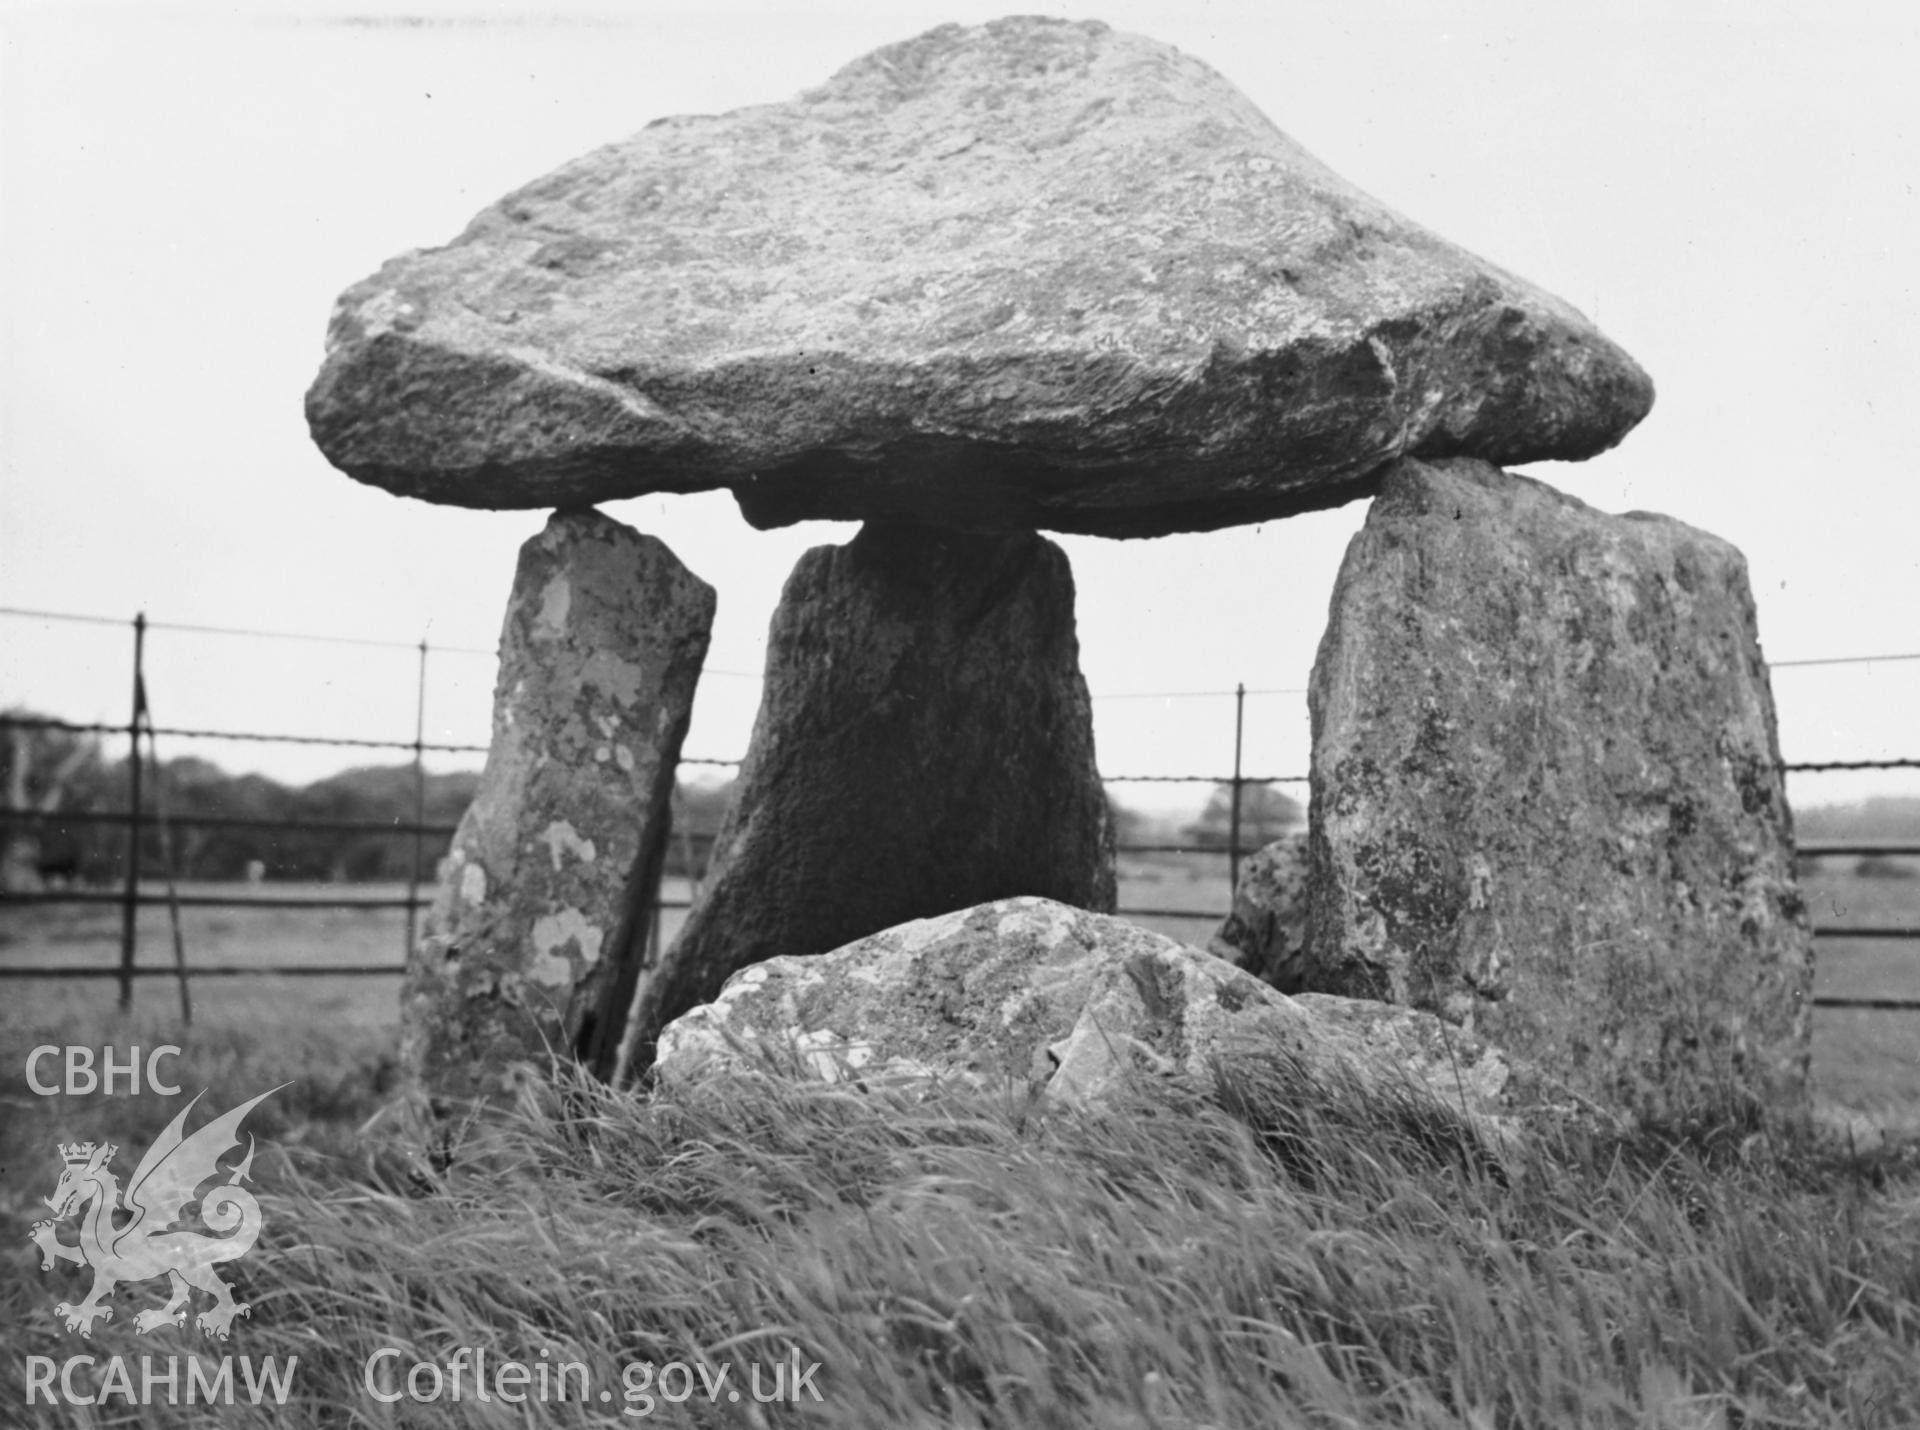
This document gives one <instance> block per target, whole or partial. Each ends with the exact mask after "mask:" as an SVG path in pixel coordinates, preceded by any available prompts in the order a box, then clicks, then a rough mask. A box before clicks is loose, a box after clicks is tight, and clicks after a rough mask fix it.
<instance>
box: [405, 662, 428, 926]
mask: <svg viewBox="0 0 1920 1430" xmlns="http://www.w3.org/2000/svg"><path fill="white" fill-rule="evenodd" d="M426 756H427V638H426V637H425V636H421V637H420V680H419V684H418V685H417V687H416V688H415V690H414V698H413V863H412V865H411V867H410V868H409V869H408V871H407V946H406V948H405V949H404V950H402V953H403V955H404V956H405V957H406V958H409V959H411V958H412V957H413V936H414V931H415V927H416V925H417V922H418V912H419V904H420V855H421V853H422V840H424V839H425V837H426V836H425V834H424V833H423V832H422V831H421V828H420V826H421V825H423V824H425V823H426V822H427V767H426Z"/></svg>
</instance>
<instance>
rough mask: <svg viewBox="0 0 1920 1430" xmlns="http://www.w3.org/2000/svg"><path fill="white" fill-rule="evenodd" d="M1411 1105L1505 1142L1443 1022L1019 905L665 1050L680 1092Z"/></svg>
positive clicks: (961, 923) (860, 958) (745, 1004)
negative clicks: (1274, 1079) (792, 1083)
mask: <svg viewBox="0 0 1920 1430" xmlns="http://www.w3.org/2000/svg"><path fill="white" fill-rule="evenodd" d="M1275 1054H1280V1055H1285V1056H1287V1057H1290V1058H1291V1059H1292V1060H1293V1061H1294V1062H1295V1063H1296V1065H1298V1066H1300V1067H1302V1068H1304V1069H1305V1070H1306V1071H1307V1072H1308V1074H1309V1076H1310V1077H1311V1078H1313V1079H1314V1080H1316V1081H1318V1082H1320V1083H1323V1084H1328V1083H1332V1082H1333V1081H1335V1080H1339V1081H1340V1082H1341V1083H1343V1084H1344V1085H1346V1086H1348V1087H1351V1088H1356V1089H1359V1090H1360V1091H1361V1093H1362V1095H1363V1096H1374V1097H1378V1098H1380V1099H1382V1100H1383V1103H1384V1100H1385V1099H1387V1098H1389V1097H1393V1098H1398V1099H1402V1100H1403V1102H1402V1105H1404V1100H1407V1099H1411V1100H1412V1101H1413V1102H1414V1103H1415V1104H1417V1105H1426V1106H1436V1105H1439V1106H1444V1107H1445V1108H1446V1109H1448V1110H1449V1111H1450V1112H1453V1113H1458V1114H1461V1115H1462V1116H1464V1117H1465V1118H1466V1119H1467V1120H1468V1121H1469V1122H1470V1123H1472V1124H1474V1125H1475V1126H1477V1127H1480V1128H1481V1129H1482V1130H1484V1131H1485V1132H1487V1133H1488V1134H1489V1136H1490V1138H1492V1139H1493V1140H1498V1139H1499V1138H1501V1137H1504V1136H1505V1135H1506V1134H1507V1131H1508V1130H1510V1129H1509V1128H1508V1119H1509V1118H1510V1117H1511V1116H1512V1114H1513V1113H1514V1112H1515V1110H1516V1106H1515V1103H1514V1101H1513V1098H1512V1092H1513V1089H1514V1087H1515V1086H1516V1085H1517V1084H1515V1082H1514V1080H1513V1078H1512V1070H1511V1069H1510V1067H1509V1065H1508V1062H1507V1060H1506V1059H1505V1057H1504V1056H1502V1055H1501V1054H1500V1053H1499V1052H1498V1051H1497V1050H1495V1049H1492V1048H1489V1047H1487V1046H1486V1045H1485V1044H1484V1043H1482V1042H1480V1041H1478V1040H1476V1039H1474V1038H1472V1037H1471V1036H1468V1035H1463V1034H1461V1033H1460V1032H1459V1031H1458V1030H1454V1029H1449V1028H1447V1027H1446V1026H1445V1025H1444V1024H1443V1023H1442V1022H1441V1021H1440V1020H1439V1019H1437V1018H1435V1017H1433V1016H1432V1015H1431V1014H1425V1013H1415V1012H1412V1011H1410V1010H1408V1009H1404V1008H1388V1007H1386V1006H1385V1005H1379V1004H1375V1005H1366V1006H1358V1005H1351V1004H1350V1000H1347V999H1342V998H1330V997H1325V996H1316V997H1313V998H1311V999H1302V1000H1297V1001H1296V1000H1294V999H1291V998H1288V997H1286V996H1285V995H1283V994H1281V993H1278V992H1275V991H1274V990H1273V989H1272V988H1270V987H1268V986H1267V985H1266V984H1264V983H1262V982H1260V981H1259V980H1258V979H1256V978H1253V977H1252V976H1250V975H1248V974H1246V973H1243V972H1241V971H1240V970H1239V969H1237V968H1234V967H1233V966H1232V965H1231V964H1229V963H1227V962H1226V961H1225V960H1223V959H1218V958H1215V957H1214V956H1213V955H1211V954H1208V953H1204V952H1202V951H1201V950H1199V949H1196V948H1191V947H1188V946H1187V945H1185V944H1180V943H1176V942H1174V941H1173V940H1172V939H1169V938H1166V937H1163V936H1162V935H1160V934H1156V933H1153V932H1151V931H1150V930H1147V929H1143V928H1141V927H1140V926H1139V925H1137V924H1133V923H1129V922H1127V921H1126V920H1125V919H1120V918H1115V917H1112V916H1110V915H1102V914H1093V913H1088V912H1086V911H1085V910H1083V909H1073V908H1068V907H1066V906H1065V905H1062V904H1058V903H1054V902H1052V901H1051V900H1047V899H1032V898H1023V899H1005V900H998V901H995V902H993V903H988V904H983V905H980V906H978V907H975V908H970V909H959V910H956V911H954V912H953V913H950V914H945V915H942V916H941V917H939V918H933V919H920V920H916V921H914V922H912V923H908V924H904V925H901V926H900V927H898V928H892V929H887V930H884V931H883V932H880V933H877V934H874V935H872V936H870V937H868V938H864V939H861V940H859V941H857V942H855V943H853V944H850V945H848V946H847V947H845V948H841V949H836V950H834V951H832V952H830V953H826V954H821V955H818V956H815V957H810V958H776V959H772V960H770V961H768V962H766V963H761V964H756V965H754V966H753V967H751V968H748V969H744V970H742V971H741V972H740V973H738V974H736V975H735V976H734V977H733V978H732V979H731V980H729V981H728V983H727V985H726V987H725V988H724V990H723V991H722V992H721V993H720V996H719V997H718V999H717V1000H715V1001H714V1002H713V1003H710V1004H706V1005H704V1006H702V1007H699V1008H695V1009H693V1010H692V1011H690V1012H688V1013H687V1014H686V1015H685V1016H684V1017H682V1018H680V1019H679V1020H678V1021H677V1022H675V1023H673V1024H671V1025H670V1026H669V1027H668V1028H667V1029H666V1030H665V1032H664V1033H663V1034H662V1035H661V1038H660V1056H659V1061H658V1063H657V1064H656V1071H657V1075H658V1076H659V1077H660V1078H662V1079H665V1080H667V1081H669V1082H671V1081H674V1080H676V1079H680V1080H699V1079H709V1078H715V1077H721V1076H726V1075H729V1074H733V1073H738V1072H741V1071H745V1070H754V1069H759V1070H769V1069H771V1070H775V1071H780V1072H784V1073H786V1074H788V1075H796V1076H802V1077H811V1078H818V1079H821V1080H824V1081H828V1082H865V1083H876V1082H877V1083H887V1082H898V1081H901V1080H908V1081H914V1080H933V1081H963V1082H966V1083H968V1084H970V1085H973V1086H976V1087H989V1088H1005V1087H1012V1088H1015V1089H1026V1090H1028V1091H1030V1092H1034V1093H1040V1094H1044V1095H1045V1096H1046V1097H1048V1098H1051V1099H1053V1100H1056V1101H1059V1102H1064V1103H1068V1104H1074V1105H1081V1106H1092V1105H1099V1104H1104V1103H1111V1102H1112V1101H1114V1100H1115V1099H1118V1098H1122V1097H1125V1096H1127V1095H1130V1094H1136V1093H1140V1092H1142V1091H1145V1092H1148V1093H1149V1094H1150V1093H1151V1092H1152V1090H1153V1089H1154V1088H1156V1087H1167V1088H1174V1087H1177V1088H1180V1089H1182V1090H1185V1091H1188V1092H1194V1093H1199V1094H1201V1095H1203V1096H1204V1095H1209V1094H1212V1093H1214V1092H1216V1091H1217V1088H1216V1078H1217V1077H1218V1076H1219V1072H1220V1069H1221V1067H1222V1066H1223V1065H1224V1066H1227V1067H1231V1065H1232V1064H1233V1063H1234V1061H1235V1060H1236V1059H1238V1058H1240V1057H1258V1056H1262V1055H1266V1056H1272V1055H1275Z"/></svg>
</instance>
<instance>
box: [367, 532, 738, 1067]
mask: <svg viewBox="0 0 1920 1430" xmlns="http://www.w3.org/2000/svg"><path fill="white" fill-rule="evenodd" d="M713 612H714V593H713V588H712V587H711V586H708V585H707V584H706V583H705V582H704V581H702V580H700V578H699V577H697V576H695V575H693V573H691V572H690V571H688V570H687V569H686V567H684V566H682V565H681V564H680V562H679V560H678V559H677V558H676V557H675V556H674V554H673V553H672V552H671V551H669V550H668V549H667V547H666V546H665V545H664V544H663V543H661V542H659V541H657V540H655V539H654V538H652V537H650V536H643V535H641V534H640V533H638V532H636V531H633V530H632V529H630V528H628V527H626V526H622V525H621V524H620V523H619V522H616V521H613V520H611V519H609V518H608V517H605V516H602V515H601V514H600V513H599V512H597V511H592V510H581V511H564V512H557V513H555V514H554V516H553V517H552V518H551V519H550V520H549V521H548V522H547V526H546V529H545V530H544V531H542V532H541V533H540V534H539V535H538V536H536V537H534V538H533V539H532V540H531V541H529V542H527V543H526V545H524V546H523V547H521V548H520V563H519V568H518V570H517V571H516V572H515V574H514V582H513V595H512V598H511V599H510V600H509V602H508V604H507V618H506V624H505V627H504V629H503V630H502V633H501V637H500V678H499V682H498V685H497V686H496V688H495V692H494V705H493V744H492V748H491V749H490V750H489V751H488V754H487V767H486V773H485V774H484V775H483V776H482V777H481V783H480V791H479V794H478V795H477V796H476V797H475V799H474V802H473V804H472V806H471V807H470V808H469V809H468V811H467V813H466V817H465V818H463V819H462V820H461V821H460V828H459V830H458V832H457V833H456V834H455V835H454V840H453V848H452V852H451V853H450V854H449V855H448V857H447V860H446V862H445V863H444V864H443V865H442V872H441V882H440V888H439V892H438V895H437V897H436V898H435V901H434V906H433V910H432V912H431V914H430V915H429V916H428V919H427V923H426V926H425V930H424V933H423V936H422V937H421V939H420V941H419V943H418V945H417V946H416V947H415V949H414V951H413V956H412V958H411V959H410V961H409V964H408V969H407V980H406V989H405V993H404V996H403V1019H402V1021H403V1036H402V1060H403V1062H404V1064H405V1066H406V1069H407V1071H408V1073H409V1074H410V1075H411V1076H412V1077H413V1078H414V1079H415V1081H416V1082H417V1083H418V1085H419V1086H421V1087H422V1088H423V1090H424V1091H426V1092H427V1093H428V1094H429V1095H430V1096H431V1097H433V1098H434V1099H436V1100H437V1101H455V1102H459V1101H467V1100H484V1099H488V1098H492V1097H495V1096H497V1095H498V1094H499V1093H500V1092H501V1091H503V1090H504V1086H505V1084H504V1083H503V1074H504V1073H505V1072H506V1070H507V1069H508V1067H509V1066H510V1065H511V1064H513V1063H515V1062H519V1061H523V1060H532V1061H535V1062H543V1061H544V1060H545V1058H546V1057H547V1054H548V1051H549V1050H552V1051H553V1052H556V1053H561V1054H566V1053H579V1054H580V1055H582V1056H583V1057H585V1058H586V1059H587V1060H588V1061H589V1062H590V1063H591V1064H593V1065H594V1066H595V1067H596V1068H597V1069H599V1070H600V1071H602V1072H603V1073H604V1072H605V1071H606V1070H608V1069H609V1068H610V1067H611V1065H612V1059H613V1054H614V1052H615V1051H616V1050H617V1046H618V1040H619V1036H620V1031H621V1026H622V1023H623V1021H624V1014H625V1011H626V1008H627V1005H628V1002H629V1000H630V999H631V996H632V991H633V985H634V980H635V978H636V977H637V976H638V974H639V968H638V967H637V960H638V959H640V958H641V957H643V956H644V954H645V937H644V929H645V927H646V925H645V923H644V922H636V921H635V920H633V919H632V918H630V917H626V916H625V914H624V911H626V910H628V909H632V908H637V907H639V906H641V905H643V904H644V903H645V902H646V901H647V900H649V899H651V897H652V894H653V889H654V886H655V884H656V883H657V882H658V880H659V876H660V863H661V859H662V858H663V856H664V854H665V851H666V839H667V832H668V824H669V819H670V808H671V806H670V800H671V798H672V793H673V780H674V772H675V767H676V766H677V764H678V762H679V758H680V742H681V741H682V740H683V739H684V738H685V736H686V732H687V721H688V719H689V717H690V715H691V713H692V709H693V693H694V686H695V684H696V683H697V681H698V680H699V676H700V666H701V663H702V662H703V661H704V660H705V658H706V653H707V640H708V636H709V634H710V633H711V631H712V627H713Z"/></svg>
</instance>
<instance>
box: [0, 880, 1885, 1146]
mask: <svg viewBox="0 0 1920 1430" xmlns="http://www.w3.org/2000/svg"><path fill="white" fill-rule="evenodd" d="M1854 862H1855V861H1853V860H1850V859H1833V860H1826V861H1823V862H1822V863H1821V864H1820V865H1819V866H1817V867H1816V868H1815V869H1814V870H1813V871H1812V872H1811V873H1809V874H1808V875H1807V876H1806V877H1805V878H1804V879H1803V881H1802V888H1803V892H1804V893H1805V895H1806V897H1807V901H1808V905H1809V907H1810V908H1811V910H1812V913H1813V918H1814V923H1815V925H1816V927H1817V926H1819V925H1821V924H1826V925H1829V926H1838V925H1870V926H1871V925H1881V926H1886V925H1897V924H1907V925H1916V924H1920V861H1914V863H1913V866H1912V872H1913V874H1914V877H1910V878H1898V877H1894V878H1889V877H1880V878H1862V877H1860V876H1859V875H1857V874H1856V873H1855V872H1854ZM1120 873H1121V881H1120V904H1121V907H1122V908H1123V909H1126V908H1133V909H1146V908H1150V909H1180V910H1185V909H1192V910H1194V911H1195V914H1194V916H1192V917H1166V916H1158V917H1151V916H1141V917H1139V919H1138V922H1140V923H1142V924H1144V925H1146V926H1147V927H1149V928H1153V929H1156V930H1158V931H1159V932H1161V933H1165V934H1167V935H1168V936H1170V937H1173V938H1179V939H1183V940H1186V941H1189V942H1194V943H1198V944H1201V945H1203V946H1204V944H1205V942H1206V940H1207V937H1208V935H1210V934H1211V933H1212V931H1213V929H1214V927H1215V926H1216V925H1217V923H1218V922H1219V916H1220V914H1221V913H1223V912H1224V911H1225V909H1226V908H1227V906H1228V903H1229V893H1228V886H1227V880H1226V874H1225V870H1224V868H1223V867H1222V863H1221V861H1220V860H1219V859H1217V858H1207V857H1182V856H1154V857H1152V858H1129V859H1124V860H1123V861H1122V863H1121V869H1120ZM303 890H304V892H305V893H308V894H311V895H313V896H315V897H323V896H325V895H327V894H329V893H339V894H341V896H343V897H367V898H380V897H385V898H395V897H399V896H401V895H403V894H404V893H405V892H406V890H405V887H404V886H402V885H391V886H390V885H371V886H354V887H353V888H351V889H348V890H344V891H335V890H328V889H325V888H318V887H314V886H303ZM153 892H155V893H156V894H157V893H161V892H163V891H162V890H160V889H158V888H156V889H154V891H153ZM183 892H185V891H184V890H183ZM192 892H195V893H213V892H221V893H228V894H238V895H244V894H245V893H246V892H247V890H246V889H245V888H244V886H232V885H227V886H222V885H204V886H203V885H196V886H194V887H193V889H192ZM270 892H275V893H284V892H287V891H285V890H282V889H280V888H279V887H278V886H273V887H272V888H271V889H270ZM687 893H688V890H687V887H686V884H685V882H684V881H681V880H669V881H668V887H667V888H666V889H665V890H664V892H663V897H664V898H665V899H667V900H668V901H682V902H684V901H685V899H686V897H687ZM684 917H685V915H684V913H683V912H681V911H679V910H675V909H669V910H666V911H665V912H664V913H663V914H662V933H663V936H664V937H666V938H669V939H671V938H672V937H673V934H674V933H675V932H676V931H677V930H678V928H679V925H680V922H681V920H682V919H683V918H684ZM0 919H4V922H0V968H4V967H5V966H7V965H9V964H11V965H14V966H23V965H28V964H33V965H50V966H55V967H74V968H94V969H104V968H111V967H112V966H113V965H114V963H115V960H116V958H117V950H118V947H119V937H120V911H119V910H118V909H117V908H115V907H112V906H109V905H89V906H82V907H71V906H41V907H35V908H25V909H14V910H8V911H7V912H6V913H5V914H4V915H0ZM182 924H183V930H182V933H183V943H184V945H185V948H186V953H187V959H188V963H189V967H221V966H228V967H233V966H240V967H248V966H252V967H258V966H261V965H267V964H271V965H294V966H301V967H317V966H321V965H325V964H337V963H350V964H357V965H363V966H372V965H384V966H391V967H394V968H397V967H398V966H399V964H400V962H401V959H402V949H403V947H404V943H405V928H406V916H405V914H404V913H403V912H401V911H399V910H392V909H385V910H350V909H314V910H301V909H291V910H289V909H197V908H189V909H183V910H182ZM139 945H140V962H141V965H142V966H143V967H149V968H155V969H160V970H170V969H171V967H172V958H173V953H172V934H171V930H170V926H169V921H168V914H167V911H166V910H165V909H164V908H159V907H149V908H145V909H143V910H142V911H141V914H140V923H139ZM1817 960H1818V962H1817V972H1816V977H1815V993H1816V995H1823V996H1829V997H1879V998H1907V999H1914V1000H1920V942H1890V941H1881V940H1865V939H1852V940H1849V939H1823V940H1821V942H1820V943H1819V945H1818V947H1817ZM4 986H5V987H6V989H7V993H8V996H7V997H6V998H5V999H4V1000H3V1001H4V1006H0V1026H4V1025H5V1024H6V1023H8V1022H9V1021H12V1020H14V1019H15V1018H16V1017H21V1016H24V1017H27V1018H29V1019H30V1020H38V1019H43V1018H45V1017H47V1016H67V1015H71V1016H74V1017H79V1018H88V1017H100V1018H104V1017H106V1016H108V1015H109V1014H110V1013H111V1011H112V1009H113V1007H114V1003H115V1000H116V998H117V991H118V990H117V984H116V983H115V981H114V980H112V979H73V980H66V981H45V982H42V981H34V982H32V983H9V984H6V985H4ZM397 990H398V983H397V980H396V979H395V978H392V977H365V976H362V977H339V978H336V977H326V976H312V975H308V976H300V977H247V978H234V977H198V978H195V979H194V980H193V984H192V997H193V1001H194V1006H195V1008H196V1010H198V1011H199V1012H200V1013H201V1014H202V1015H210V1016H216V1017H218V1016H223V1015H228V1014H238V1013H239V1012H240V1011H241V1010H256V1009H259V1008H260V1007H262V1006H265V1007H268V1008H273V1007H286V1008H289V1009H298V1010H300V1014H301V1016H302V1017H303V1018H305V1019H311V1020H313V1021H316V1022H323V1023H326V1024H329V1025H332V1024H345V1025H351V1026H354V1027H359V1028H364V1029H367V1030H369V1031H370V1032H371V1031H374V1030H377V1029H380V1028H386V1029H387V1030H388V1031H389V1032H391V1030H392V1028H393V1027H394V1024H395V1020H396V1018H397V1012H396V1002H395V999H396V995H397ZM136 997H137V1002H138V1006H139V1007H140V1008H141V1009H142V1010H143V1011H148V1012H157V1011H159V1010H164V1009H169V1008H174V1009H177V1007H178V994H177V991H176V988H175V985H174V982H173V980H172V979H171V978H170V977H143V978H141V979H140V980H139V982H138V985H137V993H136ZM1813 1051H1814V1073H1815V1079H1816V1082H1817V1084H1818V1086H1819V1088H1820V1091H1821V1094H1822V1095H1823V1096H1825V1097H1828V1098H1831V1099H1832V1100H1834V1101H1835V1102H1837V1103H1839V1104H1841V1105H1843V1106H1845V1107H1848V1108H1851V1109H1854V1110H1857V1111H1861V1112H1864V1113H1866V1114H1868V1115H1869V1116H1871V1117H1873V1118H1874V1119H1875V1120H1876V1121H1877V1122H1880V1123H1882V1124H1883V1125H1886V1126H1888V1127H1890V1128H1891V1129H1893V1130H1896V1131H1902V1132H1909V1133H1914V1134H1920V1012H1896V1011H1883V1010H1876V1009H1818V1010H1816V1011H1815V1015H1814V1048H1813Z"/></svg>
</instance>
